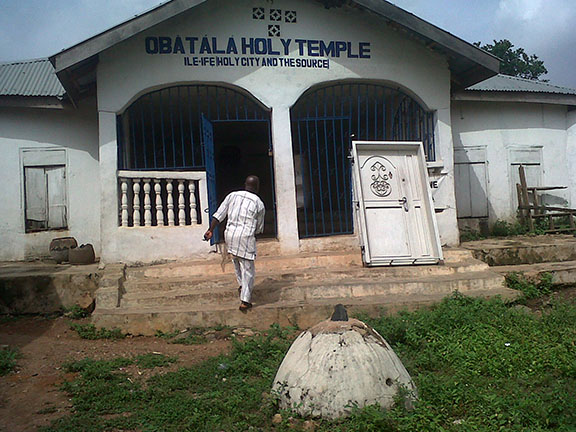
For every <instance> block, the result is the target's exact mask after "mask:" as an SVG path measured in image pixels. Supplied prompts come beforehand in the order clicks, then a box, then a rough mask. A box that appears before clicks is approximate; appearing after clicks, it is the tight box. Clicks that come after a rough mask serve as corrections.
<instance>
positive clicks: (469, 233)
mask: <svg viewBox="0 0 576 432" xmlns="http://www.w3.org/2000/svg"><path fill="white" fill-rule="evenodd" d="M485 238H486V237H485V236H483V235H482V234H481V233H480V232H478V231H474V230H466V231H462V234H460V241H461V242H469V241H476V240H483V239H485Z"/></svg>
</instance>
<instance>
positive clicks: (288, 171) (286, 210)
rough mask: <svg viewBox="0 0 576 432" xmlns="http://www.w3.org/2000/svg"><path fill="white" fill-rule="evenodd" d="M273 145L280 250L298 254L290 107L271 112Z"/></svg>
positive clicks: (281, 107)
mask: <svg viewBox="0 0 576 432" xmlns="http://www.w3.org/2000/svg"><path fill="white" fill-rule="evenodd" d="M272 143H273V149H274V181H275V186H276V220H277V225H278V239H279V241H280V249H281V251H282V253H285V254H289V253H297V252H298V251H299V248H300V239H299V236H298V214H297V211H296V182H295V179H294V155H293V153H292V133H291V127H290V108H289V107H285V106H278V107H274V108H273V109H272Z"/></svg>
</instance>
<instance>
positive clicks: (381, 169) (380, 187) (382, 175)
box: [370, 162, 393, 198]
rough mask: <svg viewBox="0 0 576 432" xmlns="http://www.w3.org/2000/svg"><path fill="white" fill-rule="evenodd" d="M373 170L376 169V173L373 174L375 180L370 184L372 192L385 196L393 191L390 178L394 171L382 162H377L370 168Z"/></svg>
mask: <svg viewBox="0 0 576 432" xmlns="http://www.w3.org/2000/svg"><path fill="white" fill-rule="evenodd" d="M370 170H371V171H375V172H376V174H374V175H373V176H372V180H374V182H373V183H372V184H371V185H370V189H371V190H372V193H373V194H374V195H376V196H378V197H381V198H385V197H387V196H388V195H390V194H391V193H392V187H391V186H390V183H388V180H392V177H393V175H392V171H388V172H387V171H386V167H385V166H384V165H382V164H381V163H380V162H376V163H375V164H374V165H372V167H371V168H370Z"/></svg>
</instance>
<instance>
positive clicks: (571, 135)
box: [566, 111, 576, 208]
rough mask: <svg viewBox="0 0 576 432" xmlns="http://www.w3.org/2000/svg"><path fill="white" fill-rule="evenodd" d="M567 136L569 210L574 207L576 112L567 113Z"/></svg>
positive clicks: (575, 187)
mask: <svg viewBox="0 0 576 432" xmlns="http://www.w3.org/2000/svg"><path fill="white" fill-rule="evenodd" d="M566 120H567V122H566V123H567V124H566V130H567V134H566V135H567V136H566V158H567V159H568V172H569V173H570V174H569V175H570V180H569V183H568V187H569V188H570V198H569V199H570V203H569V206H570V208H575V207H576V111H569V112H568V114H567V119H566Z"/></svg>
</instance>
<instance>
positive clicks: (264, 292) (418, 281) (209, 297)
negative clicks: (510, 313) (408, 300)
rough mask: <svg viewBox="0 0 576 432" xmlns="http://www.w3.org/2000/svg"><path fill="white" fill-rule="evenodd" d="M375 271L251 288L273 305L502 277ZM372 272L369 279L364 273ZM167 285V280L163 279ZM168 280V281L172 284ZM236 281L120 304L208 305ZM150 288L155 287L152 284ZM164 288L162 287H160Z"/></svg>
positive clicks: (233, 291) (134, 297)
mask: <svg viewBox="0 0 576 432" xmlns="http://www.w3.org/2000/svg"><path fill="white" fill-rule="evenodd" d="M370 270H371V269H365V272H364V273H363V274H346V273H338V274H337V276H338V277H334V275H333V274H325V275H324V274H320V275H317V277H315V278H308V279H301V278H298V277H295V278H294V279H290V278H280V279H273V278H264V279H259V280H257V283H256V284H255V287H254V292H253V302H254V303H273V302H275V301H282V300H308V299H314V298H336V297H362V296H371V295H380V294H382V293H385V292H388V293H391V294H398V293H406V294H419V293H426V292H442V291H444V290H446V289H448V290H450V291H456V290H458V291H461V292H466V291H469V290H470V289H490V288H499V287H501V286H502V284H503V277H502V276H501V275H498V274H497V273H494V272H491V271H489V270H481V271H470V270H469V271H467V272H462V273H453V274H442V275H434V277H409V276H408V277H405V278H398V277H396V278H392V277H383V274H382V273H378V275H379V276H380V277H374V276H376V275H374V273H372V272H370ZM366 276H371V277H366ZM161 283H166V282H161ZM168 283H169V282H168ZM236 285H237V284H236V283H235V280H234V279H233V278H230V279H229V280H223V281H221V283H219V284H214V283H212V284H198V285H191V284H189V283H185V284H184V285H180V286H178V287H174V288H173V289H168V290H164V289H158V290H153V289H145V290H138V289H133V290H131V291H128V292H127V293H125V294H124V295H123V296H122V299H121V303H120V306H121V307H127V308H129V307H155V306H160V305H176V304H184V303H186V304H193V305H205V304H211V303H214V302H222V301H227V300H234V301H237V299H238V292H237V286H236ZM145 286H146V288H151V287H152V286H153V285H152V284H151V283H150V282H148V283H147V284H146V285H145ZM161 286H163V285H161Z"/></svg>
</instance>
